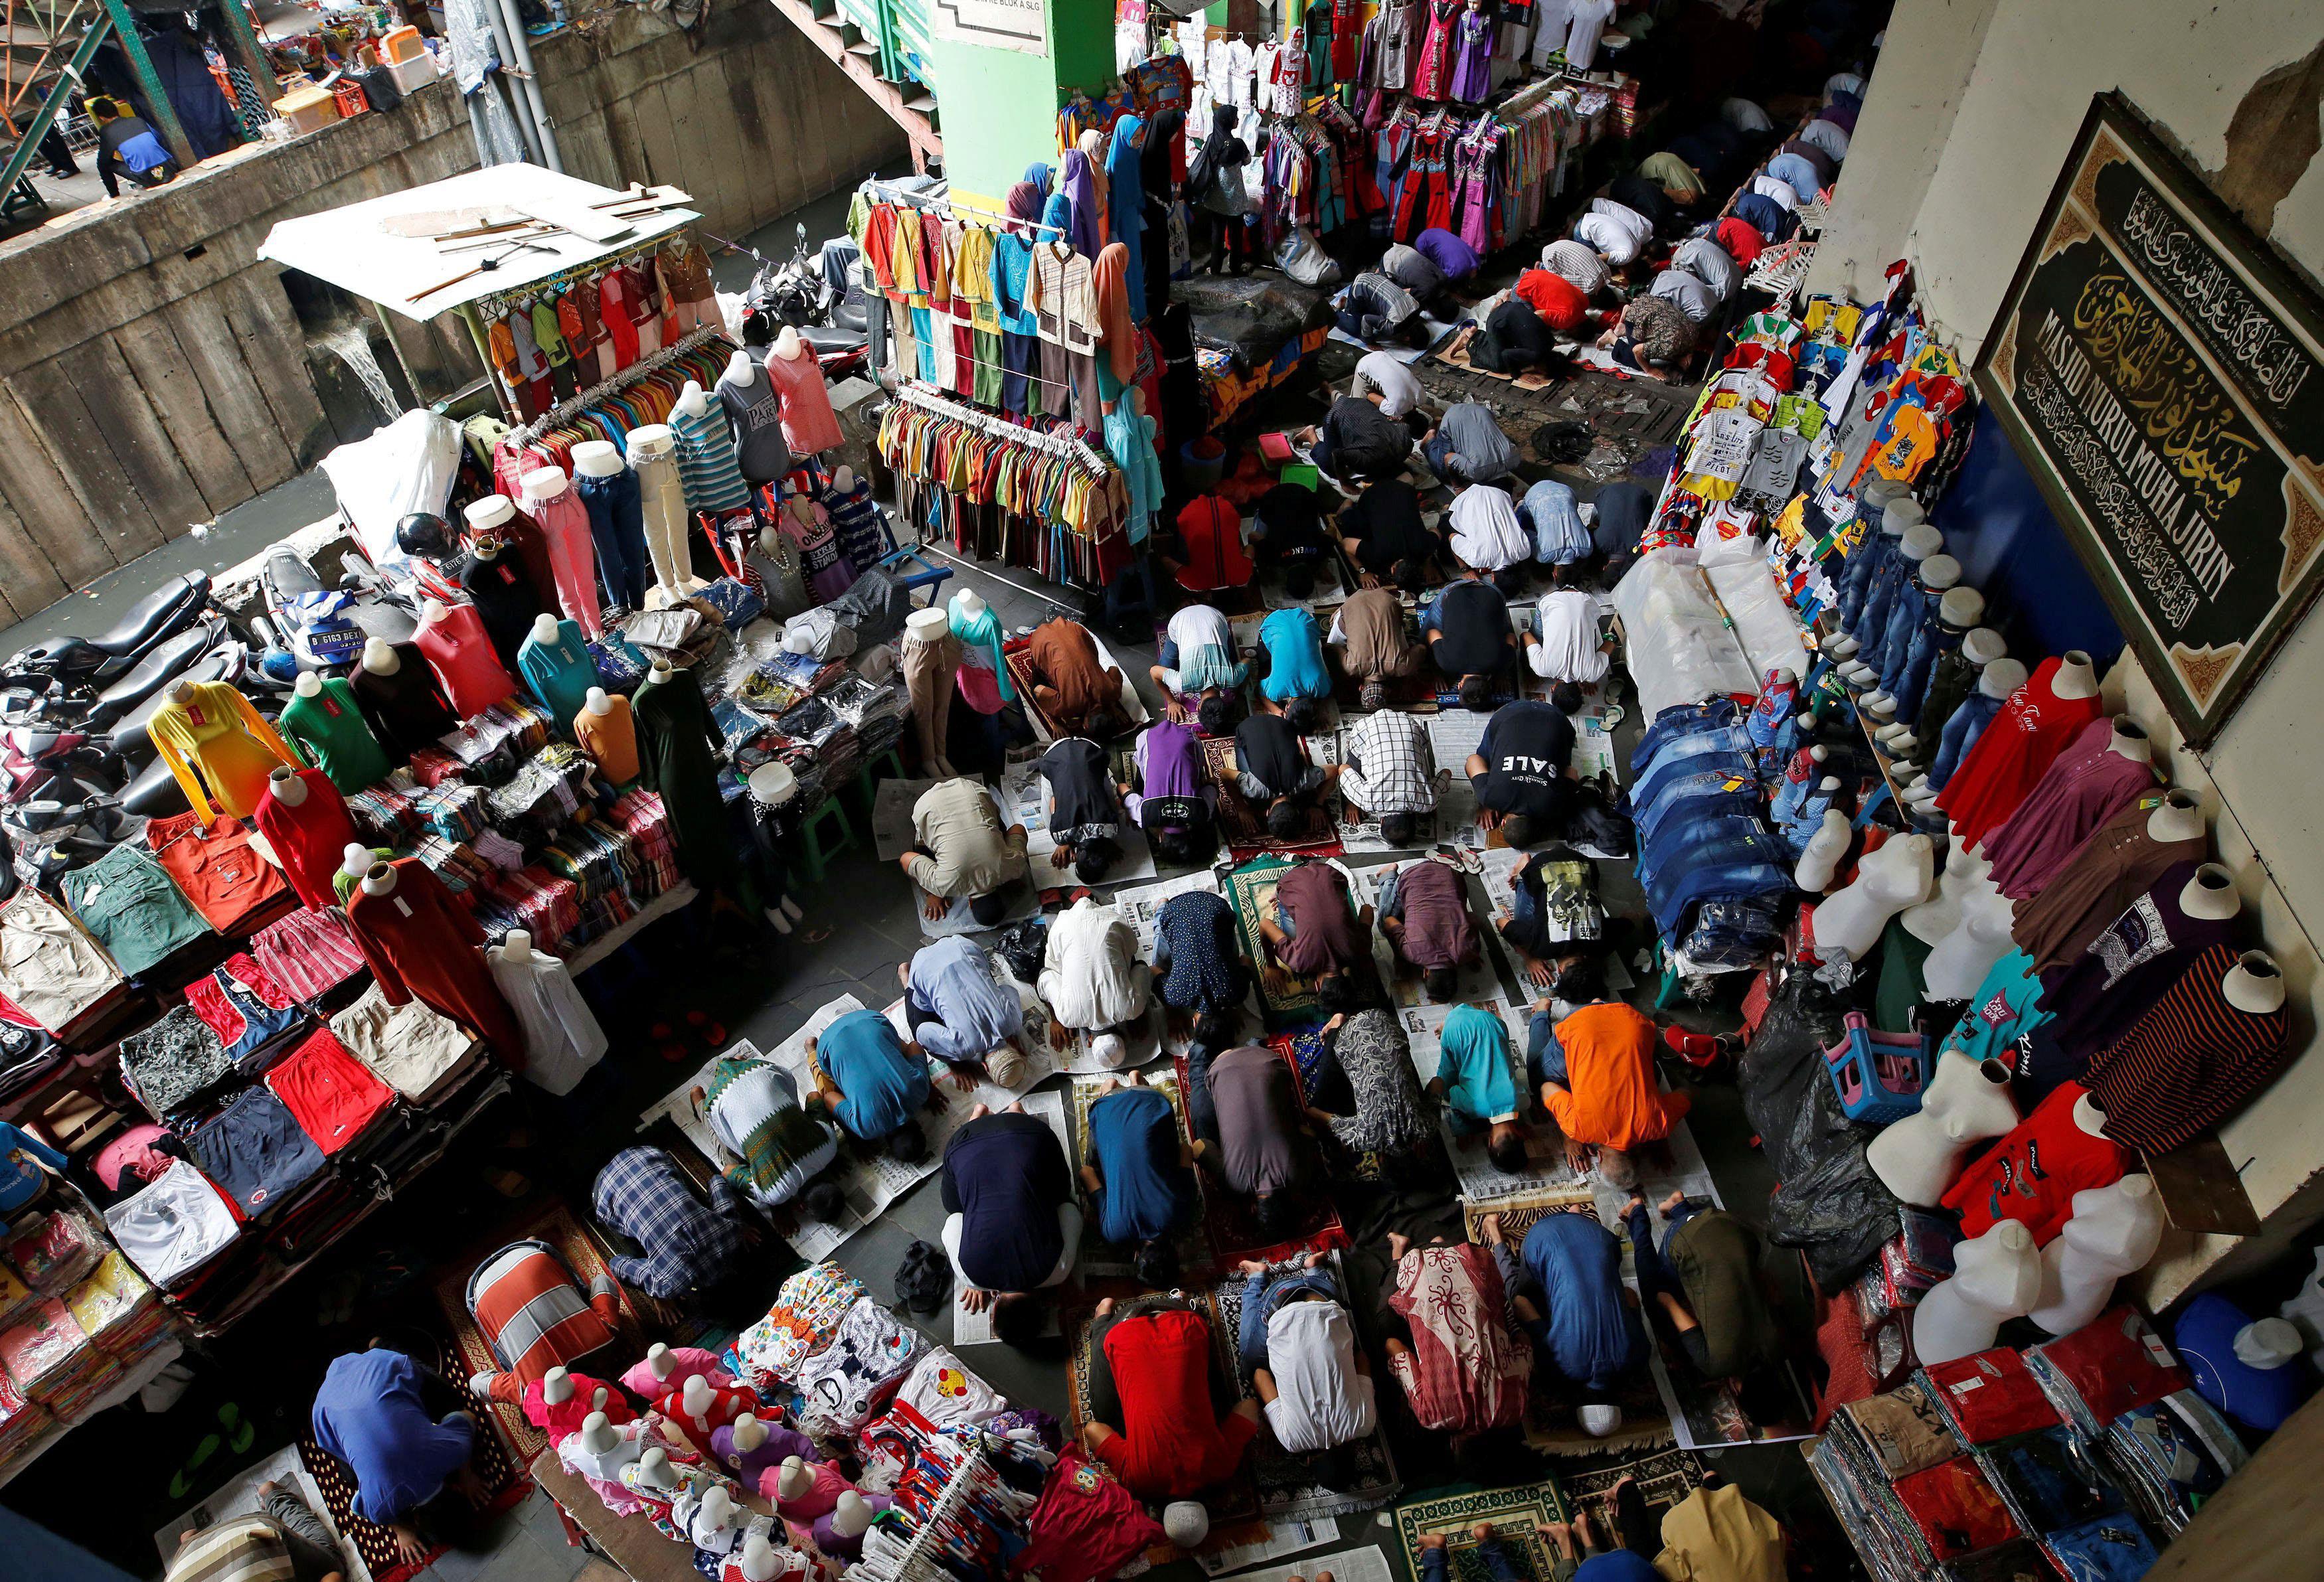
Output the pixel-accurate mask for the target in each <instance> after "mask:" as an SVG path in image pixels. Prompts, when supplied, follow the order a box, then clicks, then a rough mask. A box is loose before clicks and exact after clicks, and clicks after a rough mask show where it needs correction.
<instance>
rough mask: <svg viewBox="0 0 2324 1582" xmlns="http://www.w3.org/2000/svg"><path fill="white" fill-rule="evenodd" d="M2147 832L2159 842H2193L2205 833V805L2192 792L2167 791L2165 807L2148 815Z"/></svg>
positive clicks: (2162, 806) (2160, 807)
mask: <svg viewBox="0 0 2324 1582" xmlns="http://www.w3.org/2000/svg"><path fill="white" fill-rule="evenodd" d="M2146 832H2147V834H2148V836H2149V837H2151V838H2152V839H2154V840H2157V841H2192V840H2194V839H2196V838H2197V837H2199V835H2201V834H2202V832H2203V805H2202V803H2200V802H2199V801H2198V800H2197V799H2196V797H2195V794H2194V793H2193V792H2191V791H2165V792H2164V793H2163V805H2161V806H2159V807H2157V808H2156V809H2155V810H2154V811H2153V813H2150V814H2147V815H2146Z"/></svg>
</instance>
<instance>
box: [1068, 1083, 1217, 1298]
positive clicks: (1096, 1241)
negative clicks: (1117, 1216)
mask: <svg viewBox="0 0 2324 1582" xmlns="http://www.w3.org/2000/svg"><path fill="white" fill-rule="evenodd" d="M1139 1081H1142V1082H1144V1083H1145V1084H1146V1086H1148V1087H1149V1088H1151V1089H1153V1090H1155V1091H1156V1092H1157V1093H1159V1094H1161V1095H1162V1096H1163V1097H1164V1098H1165V1099H1168V1100H1169V1101H1170V1108H1172V1109H1174V1110H1176V1111H1177V1114H1178V1131H1179V1135H1180V1136H1188V1137H1191V1136H1193V1132H1192V1129H1191V1128H1190V1127H1188V1126H1187V1125H1186V1103H1185V1098H1184V1091H1185V1090H1183V1089H1181V1088H1180V1087H1179V1085H1178V1073H1177V1072H1175V1071H1173V1070H1170V1069H1168V1068H1167V1067H1160V1066H1157V1067H1156V1068H1154V1069H1153V1070H1151V1071H1148V1072H1140V1073H1139ZM1066 1091H1067V1093H1068V1094H1070V1095H1071V1098H1070V1100H1069V1102H1070V1104H1071V1108H1072V1113H1073V1133H1074V1145H1075V1147H1076V1148H1077V1149H1078V1152H1077V1153H1075V1154H1074V1160H1075V1161H1076V1163H1078V1162H1079V1161H1082V1160H1085V1159H1087V1158H1088V1157H1089V1156H1090V1123H1089V1113H1090V1106H1091V1105H1093V1104H1094V1103H1096V1102H1097V1101H1098V1099H1100V1098H1101V1097H1102V1096H1103V1094H1104V1093H1105V1091H1106V1088H1105V1079H1104V1078H1102V1077H1085V1076H1077V1077H1075V1078H1074V1080H1073V1081H1072V1083H1071V1084H1070V1085H1069V1086H1068V1087H1067V1089H1066ZM1074 1179H1075V1181H1076V1182H1078V1181H1079V1179H1080V1172H1079V1171H1078V1170H1076V1171H1075V1172H1074ZM1074 1191H1075V1194H1076V1196H1077V1198H1078V1199H1079V1200H1080V1202H1081V1206H1082V1211H1083V1214H1084V1219H1083V1224H1082V1252H1081V1256H1080V1258H1079V1259H1078V1260H1076V1262H1075V1265H1074V1267H1075V1268H1076V1269H1077V1270H1079V1272H1080V1273H1081V1274H1082V1276H1083V1278H1084V1279H1102V1278H1108V1277H1111V1278H1118V1279H1124V1280H1127V1279H1130V1278H1133V1277H1134V1276H1135V1275H1136V1274H1137V1261H1136V1260H1137V1255H1138V1249H1137V1248H1136V1247H1131V1246H1114V1245H1113V1244H1112V1243H1111V1242H1108V1241H1103V1240H1101V1239H1100V1238H1099V1237H1098V1229H1097V1216H1096V1215H1095V1214H1093V1213H1090V1212H1089V1207H1090V1205H1089V1192H1088V1189H1087V1188H1085V1187H1082V1186H1079V1185H1076V1187H1075V1188H1074ZM1194 1193H1195V1199H1196V1201H1197V1204H1198V1208H1197V1210H1196V1213H1195V1216H1194V1223H1193V1224H1192V1225H1189V1226H1187V1227H1186V1228H1185V1229H1184V1230H1182V1231H1180V1232H1179V1233H1178V1235H1177V1236H1176V1238H1175V1245H1176V1247H1177V1251H1178V1272H1179V1276H1180V1278H1182V1279H1191V1280H1201V1279H1203V1278H1205V1277H1207V1276H1208V1275H1209V1274H1211V1273H1212V1271H1213V1267H1214V1261H1213V1257H1212V1255H1211V1243H1210V1238H1209V1237H1207V1236H1205V1235H1204V1234H1203V1230H1204V1228H1205V1227H1206V1226H1207V1225H1208V1224H1209V1223H1210V1215H1209V1212H1208V1206H1209V1203H1210V1197H1211V1182H1210V1173H1209V1172H1207V1171H1205V1170H1203V1168H1202V1167H1201V1166H1199V1165H1197V1166H1196V1167H1195V1170H1194Z"/></svg>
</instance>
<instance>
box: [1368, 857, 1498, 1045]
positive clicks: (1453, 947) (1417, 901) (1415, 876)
mask: <svg viewBox="0 0 2324 1582" xmlns="http://www.w3.org/2000/svg"><path fill="white" fill-rule="evenodd" d="M1399 843H1400V842H1399ZM1379 925H1380V932H1381V933H1382V934H1386V935H1388V944H1389V945H1390V946H1391V947H1392V948H1393V949H1394V950H1395V952H1396V954H1397V957H1398V958H1399V959H1400V960H1402V961H1407V962H1409V963H1410V964H1411V965H1413V966H1414V967H1416V968H1418V969H1419V970H1420V974H1421V983H1422V985H1423V987H1425V989H1427V991H1428V998H1430V999H1433V1000H1434V1001H1435V1002H1436V1003H1437V1004H1438V1005H1443V1003H1444V1002H1445V1001H1446V1000H1449V999H1451V998H1452V991H1453V990H1454V989H1457V988H1458V987H1459V979H1460V973H1461V969H1462V967H1463V966H1465V965H1467V964H1469V963H1471V962H1473V961H1476V960H1477V956H1478V952H1477V931H1476V929H1475V927H1474V926H1473V925H1472V924H1471V922H1470V920H1469V887H1468V885H1467V883H1466V882H1465V881H1464V880H1463V879H1462V877H1461V873H1460V871H1459V869H1456V868H1454V867H1453V866H1452V864H1451V863H1449V862H1445V861H1443V860H1439V859H1437V858H1434V857H1424V858H1422V859H1421V860H1419V861H1417V862H1407V863H1406V864H1405V865H1404V866H1403V867H1401V868H1396V869H1390V870H1389V871H1388V873H1387V874H1386V875H1385V876H1383V877H1382V878H1381V879H1380V888H1379Z"/></svg>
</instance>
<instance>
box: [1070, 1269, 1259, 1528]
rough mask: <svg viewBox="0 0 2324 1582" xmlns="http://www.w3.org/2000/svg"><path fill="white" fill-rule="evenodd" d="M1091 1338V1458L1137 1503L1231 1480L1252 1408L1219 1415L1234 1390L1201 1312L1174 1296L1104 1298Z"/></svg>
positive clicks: (1243, 1404) (1250, 1426) (1246, 1440)
mask: <svg viewBox="0 0 2324 1582" xmlns="http://www.w3.org/2000/svg"><path fill="white" fill-rule="evenodd" d="M1090 1337H1091V1339H1092V1341H1093V1347H1092V1350H1093V1353H1094V1355H1093V1357H1092V1358H1091V1366H1090V1412H1091V1419H1090V1421H1088V1422H1087V1423H1085V1424H1084V1425H1083V1429H1082V1440H1083V1443H1084V1446H1086V1447H1087V1449H1088V1450H1089V1453H1090V1454H1091V1455H1093V1456H1095V1457H1096V1458H1098V1459H1099V1460H1101V1461H1103V1462H1104V1463H1105V1464H1106V1465H1107V1466H1108V1467H1111V1468H1113V1470H1114V1472H1115V1473H1116V1474H1117V1475H1118V1476H1120V1479H1121V1481H1122V1482H1123V1484H1125V1485H1127V1486H1128V1487H1129V1489H1130V1493H1132V1494H1134V1495H1138V1496H1139V1498H1141V1499H1148V1500H1182V1499H1185V1498H1186V1497H1187V1496H1188V1495H1192V1494H1194V1493H1195V1492H1197V1491H1198V1490H1201V1489H1204V1488H1208V1487H1209V1486H1210V1485H1213V1484H1216V1483H1223V1482H1224V1481H1226V1479H1227V1478H1229V1477H1231V1476H1233V1474H1234V1469H1235V1467H1237V1466H1238V1465H1240V1463H1241V1460H1242V1453H1243V1449H1244V1447H1245V1446H1247V1445H1249V1444H1250V1440H1251V1436H1252V1435H1254V1434H1256V1433H1257V1432H1258V1431H1259V1403H1258V1402H1256V1401H1250V1400H1245V1401H1236V1402H1234V1403H1233V1405H1232V1407H1231V1409H1229V1410H1226V1411H1225V1412H1224V1414H1223V1415H1222V1414H1221V1409H1222V1408H1225V1407H1226V1406H1227V1403H1229V1402H1231V1401H1233V1398H1234V1392H1233V1388H1232V1386H1231V1384H1229V1383H1228V1382H1227V1378H1226V1375H1225V1371H1224V1370H1223V1369H1222V1367H1221V1366H1219V1359H1218V1353H1217V1351H1216V1350H1215V1348H1214V1347H1213V1346H1212V1344H1211V1327H1210V1324H1209V1323H1208V1322H1207V1321H1206V1320H1204V1319H1203V1316H1202V1314H1200V1313H1198V1312H1196V1311H1194V1309H1193V1308H1192V1307H1190V1306H1188V1305H1187V1304H1186V1302H1185V1301H1184V1300H1183V1299H1182V1298H1179V1297H1175V1296H1163V1295H1158V1294H1157V1295H1148V1296H1139V1297H1133V1298H1131V1299H1130V1301H1127V1302H1120V1303H1117V1302H1116V1301H1114V1299H1113V1298H1111V1297H1110V1296H1109V1297H1107V1298H1106V1299H1105V1300H1104V1301H1102V1302H1100V1303H1098V1308H1097V1321H1096V1322H1095V1324H1093V1326H1092V1328H1091V1331H1090ZM1116 1423H1119V1424H1120V1425H1121V1426H1120V1427H1119V1428H1116V1427H1115V1426H1114V1425H1115V1424H1116Z"/></svg>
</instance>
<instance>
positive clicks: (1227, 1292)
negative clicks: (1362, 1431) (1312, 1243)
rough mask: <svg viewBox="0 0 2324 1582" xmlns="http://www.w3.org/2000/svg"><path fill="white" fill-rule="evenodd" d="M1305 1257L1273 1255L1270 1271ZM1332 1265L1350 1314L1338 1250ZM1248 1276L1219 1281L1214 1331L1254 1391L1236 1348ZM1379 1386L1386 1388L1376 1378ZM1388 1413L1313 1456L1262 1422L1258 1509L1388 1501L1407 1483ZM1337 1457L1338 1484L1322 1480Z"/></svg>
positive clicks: (1255, 1447) (1289, 1517)
mask: <svg viewBox="0 0 2324 1582" xmlns="http://www.w3.org/2000/svg"><path fill="white" fill-rule="evenodd" d="M1303 1261H1304V1258H1297V1257H1295V1258H1280V1259H1276V1260H1272V1261H1271V1262H1270V1264H1269V1265H1268V1273H1269V1274H1277V1273H1280V1272H1281V1271H1284V1270H1286V1269H1288V1268H1290V1267H1291V1266H1293V1265H1295V1264H1298V1263H1300V1262H1303ZM1328 1267H1329V1268H1330V1269H1331V1271H1332V1273H1333V1274H1334V1275H1336V1276H1337V1277H1338V1279H1339V1283H1340V1292H1341V1299H1342V1306H1345V1307H1346V1308H1348V1310H1349V1312H1350V1314H1351V1316H1352V1315H1353V1313H1354V1311H1355V1309H1354V1304H1353V1302H1352V1301H1349V1300H1348V1298H1349V1292H1348V1276H1347V1272H1346V1271H1345V1270H1344V1269H1342V1267H1341V1265H1340V1259H1339V1255H1338V1254H1336V1253H1334V1254H1333V1255H1332V1257H1331V1260H1330V1263H1329V1265H1328ZM1249 1282H1250V1276H1249V1275H1247V1274H1240V1273H1237V1274H1228V1275H1227V1276H1226V1278H1224V1279H1223V1280H1222V1281H1220V1282H1219V1284H1218V1286H1217V1287H1216V1289H1215V1290H1214V1291H1213V1292H1212V1300H1213V1303H1214V1304H1215V1308H1216V1311H1217V1312H1218V1328H1217V1329H1216V1330H1214V1331H1213V1334H1214V1336H1216V1337H1220V1338H1225V1339H1226V1340H1227V1341H1228V1345H1227V1347H1226V1349H1227V1352H1228V1354H1229V1355H1228V1359H1227V1360H1228V1362H1229V1364H1230V1366H1231V1371H1232V1374H1233V1376H1234V1380H1235V1384H1236V1386H1237V1387H1238V1388H1239V1389H1240V1390H1241V1392H1242V1393H1243V1394H1245V1395H1247V1396H1256V1395H1257V1394H1258V1393H1259V1391H1258V1389H1257V1388H1256V1386H1254V1385H1253V1384H1252V1383H1251V1377H1250V1370H1249V1369H1248V1368H1245V1367H1244V1366H1242V1364H1241V1359H1240V1357H1235V1356H1234V1355H1233V1353H1234V1352H1235V1351H1236V1349H1237V1346H1236V1344H1235V1342H1234V1337H1236V1336H1237V1335H1239V1334H1240V1332H1241V1328H1242V1298H1243V1292H1244V1289H1245V1287H1246V1286H1247V1285H1248V1283H1249ZM1374 1387H1375V1389H1376V1390H1377V1389H1383V1388H1385V1385H1384V1384H1379V1383H1378V1382H1377V1381H1376V1382H1375V1386H1374ZM1385 1418H1386V1413H1385V1412H1382V1413H1380V1414H1379V1418H1378V1419H1376V1421H1374V1423H1373V1426H1372V1431H1371V1432H1370V1433H1369V1434H1367V1435H1366V1436H1365V1437H1364V1438H1362V1439H1357V1440H1354V1441H1352V1442H1351V1443H1349V1444H1346V1445H1342V1446H1341V1447H1340V1448H1339V1449H1338V1450H1337V1451H1334V1452H1330V1453H1327V1454H1319V1455H1314V1456H1295V1455H1293V1454H1292V1453H1291V1452H1290V1451H1288V1450H1286V1449H1283V1448H1282V1447H1281V1446H1280V1445H1278V1444H1277V1443H1276V1442H1275V1434H1274V1432H1273V1430H1269V1429H1266V1428H1264V1427H1262V1429H1261V1431H1260V1432H1259V1437H1258V1438H1256V1439H1252V1440H1251V1442H1250V1473H1251V1477H1252V1479H1253V1480H1254V1481H1255V1482H1256V1483H1257V1484H1258V1485H1259V1512H1260V1513H1261V1514H1262V1515H1264V1516H1265V1517H1266V1518H1267V1519H1268V1521H1270V1522H1292V1521H1302V1520H1308V1519H1312V1518H1314V1517H1317V1516H1339V1515H1344V1514H1346V1513H1349V1512H1351V1511H1372V1510H1377V1509H1379V1507H1380V1506H1382V1505H1385V1504H1388V1502H1389V1501H1390V1500H1392V1499H1394V1498H1396V1496H1397V1495H1398V1494H1400V1493H1401V1492H1403V1488H1404V1484H1403V1481H1402V1480H1401V1479H1399V1478H1398V1477H1397V1474H1396V1458H1395V1457H1394V1456H1393V1455H1391V1454H1389V1452H1388V1436H1387V1434H1386V1432H1385V1431H1384V1430H1383V1429H1382V1426H1381V1424H1382V1422H1384V1421H1385ZM1332 1456H1337V1457H1338V1458H1340V1459H1341V1461H1342V1464H1343V1466H1344V1468H1345V1470H1344V1472H1343V1473H1342V1475H1341V1476H1340V1479H1339V1483H1338V1485H1337V1486H1330V1485H1325V1484H1323V1483H1322V1482H1320V1481H1318V1479H1317V1477H1316V1471H1317V1469H1318V1468H1319V1467H1323V1466H1324V1464H1325V1463H1326V1462H1327V1460H1329V1459H1330V1458H1331V1457H1332Z"/></svg>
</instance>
